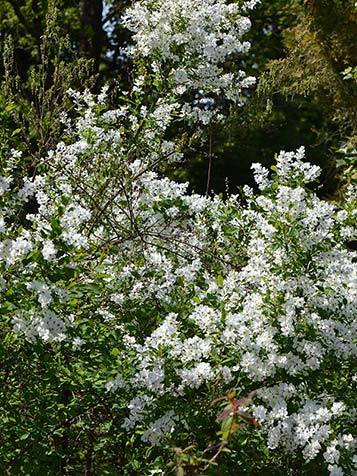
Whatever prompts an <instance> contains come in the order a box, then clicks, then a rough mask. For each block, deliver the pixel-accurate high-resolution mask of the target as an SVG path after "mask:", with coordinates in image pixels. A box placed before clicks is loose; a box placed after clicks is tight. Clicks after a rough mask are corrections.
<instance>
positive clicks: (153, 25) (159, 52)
mask: <svg viewBox="0 0 357 476" xmlns="http://www.w3.org/2000/svg"><path fill="white" fill-rule="evenodd" d="M256 3H258V2H257V1H254V2H245V3H244V5H243V6H242V7H239V6H238V4H237V3H232V2H227V1H226V0H204V1H202V0H177V1H167V0H165V1H163V0H142V1H140V2H135V3H134V5H133V6H132V7H131V8H129V9H128V10H127V11H126V13H125V15H124V17H123V24H124V25H125V26H126V27H127V28H128V29H130V30H131V31H132V32H133V33H134V36H133V39H134V41H135V45H134V47H133V49H132V52H133V53H134V55H135V57H137V58H140V57H143V58H144V59H145V60H146V59H149V60H150V61H151V67H152V69H153V71H154V73H155V74H157V75H162V76H163V77H164V76H165V77H169V78H171V80H172V81H173V85H174V89H175V92H176V94H177V95H178V96H180V95H183V94H186V93H190V94H191V95H192V94H196V95H197V98H198V99H197V98H196V100H195V101H194V102H193V103H190V102H186V104H185V107H184V109H183V110H182V113H183V114H184V116H186V117H189V118H190V119H191V120H195V121H197V120H198V121H199V122H203V123H206V124H207V123H208V122H210V121H211V119H212V118H213V117H214V116H215V114H214V109H215V108H216V105H215V99H214V98H219V100H222V98H223V97H224V98H226V99H228V100H230V101H233V102H237V103H239V104H240V103H242V101H243V94H242V90H243V89H245V88H248V87H250V86H252V85H254V84H255V78H254V77H252V76H247V75H246V73H245V72H244V71H243V70H238V71H237V70H236V67H234V68H231V69H227V64H228V63H229V62H230V61H231V62H232V60H235V61H237V58H238V57H239V56H241V55H243V54H246V53H247V51H248V50H249V48H250V43H249V42H248V41H243V39H242V38H243V36H244V34H245V33H246V32H247V31H248V30H249V29H250V26H251V22H250V20H249V18H247V17H245V16H244V15H243V14H242V12H243V13H245V12H246V11H247V10H249V9H250V8H253V7H254V6H255V4H256ZM233 62H234V61H233Z"/></svg>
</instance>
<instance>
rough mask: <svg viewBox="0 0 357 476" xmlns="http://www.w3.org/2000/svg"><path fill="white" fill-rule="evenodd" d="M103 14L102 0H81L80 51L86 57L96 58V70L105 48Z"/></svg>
mask: <svg viewBox="0 0 357 476" xmlns="http://www.w3.org/2000/svg"><path fill="white" fill-rule="evenodd" d="M102 14H103V6H102V0H79V17H80V22H81V36H80V45H79V47H80V52H81V54H82V55H83V56H84V57H86V58H91V59H93V60H94V64H95V69H96V70H97V69H98V66H99V60H100V55H101V52H102V48H103V38H104V32H103V25H102Z"/></svg>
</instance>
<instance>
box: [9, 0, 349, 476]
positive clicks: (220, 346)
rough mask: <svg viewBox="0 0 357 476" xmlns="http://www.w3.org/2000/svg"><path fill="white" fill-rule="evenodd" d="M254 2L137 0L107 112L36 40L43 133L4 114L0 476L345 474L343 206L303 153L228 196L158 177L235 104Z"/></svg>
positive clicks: (99, 97) (243, 98)
mask: <svg viewBox="0 0 357 476" xmlns="http://www.w3.org/2000/svg"><path fill="white" fill-rule="evenodd" d="M12 3H14V4H15V5H16V2H12ZM84 3H85V2H84ZM257 3H258V2H257V1H252V0H251V1H247V2H237V3H229V2H226V1H224V0H205V1H202V0H179V1H175V2H174V1H172V2H171V1H168V0H141V1H140V2H137V3H134V4H133V6H132V7H131V8H129V9H127V10H126V12H125V15H124V17H123V21H122V25H121V28H124V26H125V27H127V28H128V29H129V31H130V32H131V35H132V38H133V45H132V46H131V47H130V48H129V49H128V50H127V51H126V54H127V55H128V57H129V58H130V59H128V60H126V61H128V64H129V63H130V62H131V63H132V66H131V69H132V71H131V74H132V76H133V81H132V85H131V86H130V88H129V89H127V90H125V89H124V88H123V89H122V90H121V93H120V96H118V97H116V104H115V107H114V106H113V97H112V96H111V95H110V90H109V88H108V87H103V88H101V89H100V91H99V92H98V93H96V94H94V93H92V92H90V91H89V90H88V89H85V90H82V92H79V91H78V90H76V89H73V88H70V87H69V86H70V84H67V83H63V82H62V79H61V77H62V76H61V75H62V73H63V70H62V68H65V67H66V63H65V61H64V59H63V58H62V57H61V55H59V56H58V55H57V53H58V51H57V50H55V55H54V56H53V57H51V56H50V55H49V56H46V55H47V53H46V52H49V51H52V50H51V48H52V46H54V43H51V42H49V43H46V44H47V49H41V48H40V50H41V51H42V52H43V53H42V54H43V57H44V58H48V59H49V63H48V64H51V65H52V66H53V69H52V66H51V67H49V68H48V69H46V68H44V63H43V62H42V66H41V67H40V70H36V68H37V67H35V66H34V68H35V70H36V71H37V73H38V75H37V76H36V75H35V76H34V83H33V84H34V85H37V86H36V87H38V85H39V84H41V78H42V80H43V79H44V78H48V81H49V83H50V88H49V90H48V91H47V92H45V91H44V89H42V93H41V94H43V95H42V96H41V97H42V103H41V104H42V105H44V104H46V101H47V102H48V101H49V100H50V99H49V98H51V97H52V98H53V97H55V98H57V99H58V101H57V100H56V101H54V106H56V109H55V114H54V116H53V122H51V117H47V118H44V117H43V116H41V114H40V115H38V114H37V113H36V114H34V115H33V116H31V117H32V119H33V122H28V123H27V125H26V124H25V123H24V122H21V121H22V120H23V119H24V118H25V116H24V115H23V109H21V107H24V105H25V104H26V101H30V102H31V97H27V98H25V96H23V99H24V102H23V104H22V105H19V106H18V108H16V107H15V106H12V107H15V114H11V111H8V110H6V109H5V110H4V112H3V116H4V119H3V120H4V124H6V127H7V129H5V132H4V137H5V138H6V140H5V141H4V143H3V146H2V154H1V163H0V166H1V171H0V200H1V209H0V293H1V294H0V296H1V301H0V312H1V322H0V329H1V334H2V342H3V345H2V347H1V348H0V353H1V361H2V366H1V369H0V378H1V387H0V405H1V410H2V419H1V422H0V456H1V458H0V470H1V472H2V474H4V475H9V476H10V475H11V476H12V475H31V476H32V475H61V476H62V475H73V476H77V475H80V474H83V475H86V476H89V475H93V476H96V475H108V476H109V475H110V476H114V475H121V474H122V475H128V476H129V475H130V476H133V475H139V474H140V475H142V474H145V475H146V474H147V475H154V474H167V475H170V474H176V475H177V476H182V475H193V474H203V473H204V474H207V475H209V474H211V475H214V476H218V475H228V474H232V468H234V471H235V472H236V473H237V474H246V475H270V474H277V475H279V474H282V475H283V474H284V475H286V474H288V475H289V474H290V475H301V474H306V475H311V474H317V473H318V472H319V473H322V474H328V475H330V476H340V475H343V474H345V475H353V474H356V471H357V456H356V445H357V440H356V408H355V394H356V388H355V387H356V382H357V376H356V371H355V368H356V354H357V350H356V349H357V347H356V344H357V342H356V330H357V329H356V327H357V323H356V321H355V316H356V308H357V301H356V291H357V289H356V262H355V259H356V254H355V252H353V251H351V250H349V249H348V248H347V245H348V244H349V243H351V242H352V241H353V240H354V239H355V237H356V230H355V225H356V215H357V212H356V192H355V189H354V188H353V186H352V185H350V186H349V187H347V188H346V191H345V193H344V200H343V202H341V203H339V204H338V205H334V204H332V203H328V202H326V201H324V200H322V199H321V198H320V197H319V196H318V195H317V194H316V191H317V190H318V178H319V175H320V173H321V169H320V167H318V166H317V165H311V164H309V163H308V162H306V161H305V151H304V148H303V147H300V148H299V149H298V150H297V151H296V152H281V153H280V154H279V155H277V156H276V157H275V164H274V166H273V167H272V170H271V172H270V171H269V170H268V169H267V168H265V167H263V166H262V165H260V164H258V163H255V164H253V165H252V169H253V175H254V180H255V189H253V188H250V187H249V186H245V187H244V188H243V189H242V190H241V192H240V193H238V194H229V193H227V196H226V197H224V198H223V197H222V196H220V195H213V196H210V195H209V194H208V193H207V194H205V195H200V194H195V193H189V185H188V183H179V182H176V181H174V180H172V179H170V178H168V176H167V171H170V173H171V175H172V170H174V169H176V168H177V167H180V166H181V167H182V165H180V164H182V163H184V162H183V161H184V158H185V154H187V153H188V152H189V151H193V150H196V151H199V150H200V146H201V140H203V139H202V138H204V137H205V136H208V137H210V136H212V134H213V133H214V131H217V130H219V129H221V130H223V131H224V130H225V128H226V125H227V123H228V122H227V121H228V120H229V117H228V115H229V113H230V112H231V111H232V110H233V111H234V108H237V107H239V109H235V111H237V110H239V111H242V115H244V109H245V108H248V109H249V102H250V101H251V100H252V98H251V92H250V91H251V90H252V87H253V86H254V83H255V78H254V77H253V76H252V75H251V72H250V68H249V66H247V67H245V58H247V57H248V55H249V50H250V43H249V42H248V41H247V40H246V37H247V34H248V31H249V29H250V26H251V22H250V20H249V18H248V16H249V15H253V12H254V11H256V10H254V8H258V7H257V5H256V4H257ZM72 13H73V12H72ZM54 19H55V17H53V21H54ZM31 21H32V20H31ZM48 21H50V18H49V17H48ZM55 24H56V22H55V21H54V23H53V25H55ZM53 32H54V34H57V33H58V30H56V29H54V30H53ZM56 32H57V33H56ZM50 37H51V34H50V30H48V35H47V36H45V38H47V39H48V38H50ZM54 38H59V37H58V36H54ZM80 38H81V37H79V40H78V42H79V43H78V44H79V45H82V46H81V48H83V49H85V46H84V43H85V42H84V40H83V38H82V40H83V41H82V43H81V39H80ZM24 41H25V40H24ZM26 41H27V40H26ZM28 41H30V40H28ZM46 41H47V40H46ZM51 45H52V46H51ZM91 45H92V43H91V42H89V43H88V44H87V48H88V49H90V47H91ZM92 46H93V45H92ZM7 48H9V49H8V50H7V54H11V51H14V50H12V49H11V47H10V46H9V45H8V46H7ZM253 48H254V46H253ZM66 51H67V50H65V49H64V50H61V54H62V53H64V52H66ZM253 52H254V50H253ZM56 55H57V56H56ZM76 61H77V60H76ZM8 64H9V65H10V64H11V62H9V63H8ZM76 65H77V67H78V68H77V69H76V71H75V75H77V76H76V77H77V79H78V80H79V81H80V78H81V77H83V76H81V75H82V74H83V75H84V76H85V75H86V74H87V73H86V71H88V70H87V69H86V68H87V66H88V65H87V66H85V65H84V64H83V63H81V62H80V61H79V60H78V62H77V63H76ZM237 65H240V66H239V67H237ZM97 66H98V63H97ZM41 68H42V69H41ZM7 74H10V70H7ZM71 77H72V76H70V77H69V78H71ZM54 79H56V81H58V82H57V83H56V82H55V81H54ZM9 81H10V82H11V78H10V77H9V78H8V79H7V82H6V84H7V86H6V87H10V86H11V84H9ZM64 84H66V87H65V86H64ZM56 85H57V86H56ZM74 86H75V83H74ZM24 87H25V90H26V85H25V86H24ZM57 87H59V88H65V89H66V96H63V97H62V96H61V94H59V90H58V89H57ZM9 91H11V88H10V89H9ZM12 91H13V90H12ZM40 91H41V89H40ZM61 91H62V89H61ZM62 92H63V93H64V90H63V91H62ZM11 94H12V93H11ZM10 97H11V98H14V97H15V96H10ZM232 108H233V109H232ZM49 110H50V109H48V108H44V109H43V110H42V111H43V112H46V111H47V112H49ZM235 114H237V112H235ZM28 117H30V116H28ZM36 117H37V118H38V119H39V120H38V121H37V122H36ZM235 117H237V115H236V116H235ZM16 118H17V119H16ZM16 120H19V121H20V122H21V126H20V127H21V134H23V135H24V137H25V139H26V140H24V141H23V142H22V141H20V140H19V134H20V132H19V131H18V130H17V129H14V124H15V127H16ZM24 124H25V125H24ZM11 130H13V131H14V132H13V134H11V133H8V132H6V131H11ZM41 131H42V134H41V133H40V132H41ZM45 131H46V134H45V135H44V134H43V133H44V132H45ZM36 138H41V140H40V141H39V142H37V140H36ZM196 153H198V152H196ZM212 154H213V152H212V150H211V152H210V154H209V156H208V162H209V165H210V166H211V165H212V163H211V159H212ZM207 188H208V187H207ZM233 474H235V473H233Z"/></svg>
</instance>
